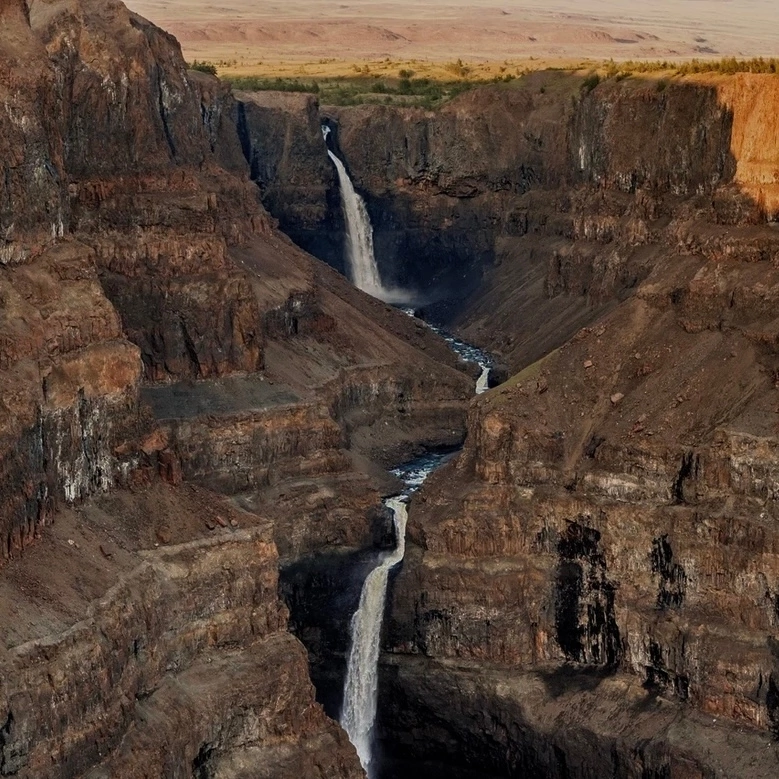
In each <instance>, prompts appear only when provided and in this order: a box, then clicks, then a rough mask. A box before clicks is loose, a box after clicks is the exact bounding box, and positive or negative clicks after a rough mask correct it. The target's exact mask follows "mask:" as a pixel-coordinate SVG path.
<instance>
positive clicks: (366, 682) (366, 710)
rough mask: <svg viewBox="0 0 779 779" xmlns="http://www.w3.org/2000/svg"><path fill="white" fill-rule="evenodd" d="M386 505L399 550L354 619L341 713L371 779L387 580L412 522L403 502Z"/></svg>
mask: <svg viewBox="0 0 779 779" xmlns="http://www.w3.org/2000/svg"><path fill="white" fill-rule="evenodd" d="M385 503H386V505H387V506H388V507H389V508H391V509H392V511H393V514H394V523H395V537H396V539H397V546H396V547H395V549H394V551H392V552H390V553H389V554H388V555H387V556H386V557H384V558H383V559H382V560H381V561H380V562H379V564H378V565H377V566H376V567H375V568H374V569H373V570H372V571H371V572H370V573H369V574H368V577H367V578H366V579H365V583H364V584H363V587H362V593H361V594H360V605H359V606H358V607H357V611H355V612H354V616H353V617H352V645H351V649H350V650H349V663H348V667H347V672H346V686H345V687H344V702H343V709H342V712H341V725H342V727H343V729H344V730H345V731H346V733H347V734H348V736H349V740H350V741H351V742H352V744H354V746H355V748H356V749H357V755H358V756H359V758H360V763H361V764H362V767H363V768H364V769H365V772H366V773H367V774H368V779H372V774H371V759H372V749H371V739H372V731H373V723H374V720H375V719H376V704H377V701H378V690H379V647H380V642H381V625H382V622H383V620H384V604H385V601H386V599H387V579H388V577H389V572H390V568H392V567H393V566H394V565H397V564H398V563H399V562H400V561H401V560H402V559H403V555H404V553H405V551H406V520H407V519H408V507H407V505H406V502H405V500H404V499H403V498H389V499H388V500H387V501H385Z"/></svg>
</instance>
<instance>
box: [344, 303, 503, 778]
mask: <svg viewBox="0 0 779 779" xmlns="http://www.w3.org/2000/svg"><path fill="white" fill-rule="evenodd" d="M406 313H408V314H409V315H413V311H410V310H406ZM433 329H435V330H436V331H437V332H439V333H440V334H441V335H442V336H443V337H444V338H445V339H446V340H447V342H448V343H449V345H450V346H451V348H452V349H453V350H454V351H455V352H456V353H457V354H459V355H460V356H461V357H462V358H463V359H466V360H468V361H470V362H477V363H478V364H479V365H480V366H481V368H482V371H481V375H480V376H479V379H478V381H477V383H476V393H477V394H479V393H481V392H484V391H486V390H487V389H488V380H489V372H490V367H489V366H490V359H489V357H488V356H487V355H486V354H485V353H484V352H482V351H481V350H479V349H477V348H476V347H473V346H470V345H469V344H466V343H464V342H463V341H460V340H459V339H457V338H455V337H454V336H451V335H449V334H448V333H445V332H443V331H441V330H439V329H438V328H433ZM455 454H456V451H452V450H449V451H445V452H428V453H426V454H424V455H422V456H421V457H417V458H415V459H414V460H411V461H409V462H407V463H404V464H403V465H400V466H398V467H397V468H394V469H393V470H392V474H393V475H395V476H397V477H398V478H399V479H401V481H403V483H404V485H405V489H404V490H403V492H402V493H401V494H400V495H396V496H394V497H392V498H388V499H387V500H385V501H384V505H386V506H387V507H388V508H390V509H391V510H392V512H393V522H394V526H395V538H396V543H397V546H396V547H395V549H394V550H393V551H392V552H389V553H385V554H384V555H383V556H382V557H381V558H379V562H378V564H377V565H376V567H375V568H374V569H373V570H372V571H371V572H370V573H369V574H368V576H367V578H366V579H365V583H364V584H363V588H362V592H361V593H360V602H359V605H358V607H357V611H355V613H354V615H353V616H352V623H351V639H352V640H351V645H350V649H349V660H348V663H347V670H346V684H345V685H344V699H343V705H342V708H341V719H340V721H341V726H342V727H343V729H344V730H345V731H346V733H347V735H348V736H349V740H350V741H351V742H352V744H354V746H355V749H356V750H357V754H358V756H359V758H360V763H361V764H362V767H363V768H364V769H365V773H366V774H367V775H368V779H374V777H375V775H376V772H375V768H376V766H375V765H373V750H372V744H373V726H374V722H375V720H376V709H377V706H378V691H379V653H380V650H381V626H382V623H383V621H384V611H385V606H386V600H387V582H388V580H389V573H390V570H391V569H392V568H393V567H394V566H395V565H397V564H398V563H400V562H401V561H402V560H403V555H404V554H405V551H406V538H405V533H406V521H407V519H408V500H409V498H410V496H411V494H412V493H414V492H415V491H416V490H418V489H419V488H420V487H421V486H422V484H424V482H425V479H427V477H428V476H429V475H430V474H431V473H432V472H433V471H434V470H436V468H438V467H439V466H440V465H442V464H443V463H444V462H445V461H446V460H448V459H449V458H451V457H453V456H454V455H455Z"/></svg>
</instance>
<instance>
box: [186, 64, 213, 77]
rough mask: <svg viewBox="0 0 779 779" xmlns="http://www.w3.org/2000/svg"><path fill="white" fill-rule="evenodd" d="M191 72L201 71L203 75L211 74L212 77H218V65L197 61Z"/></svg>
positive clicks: (191, 66)
mask: <svg viewBox="0 0 779 779" xmlns="http://www.w3.org/2000/svg"><path fill="white" fill-rule="evenodd" d="M189 69H190V70H199V71H200V72H201V73H209V74H210V75H212V76H215V75H216V65H214V63H213V62H198V60H195V61H194V62H193V63H192V64H191V65H190V66H189Z"/></svg>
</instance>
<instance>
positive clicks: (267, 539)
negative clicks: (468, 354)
mask: <svg viewBox="0 0 779 779" xmlns="http://www.w3.org/2000/svg"><path fill="white" fill-rule="evenodd" d="M0 104H1V105H2V110H0V152H1V153H0V593H1V595H0V615H1V616H0V622H1V623H2V624H3V627H4V634H3V641H2V644H1V645H0V668H1V671H0V775H3V776H6V775H9V776H11V775H13V776H19V777H52V778H53V777H76V776H90V777H108V776H127V777H130V776H137V777H142V776H143V777H152V776H155V777H156V776H197V777H206V776H208V777H224V778H225V779H227V778H228V777H241V776H268V777H274V778H275V777H284V776H293V775H297V776H300V775H305V776H312V777H313V776H317V777H322V779H325V778H326V777H336V776H337V777H358V776H363V772H362V770H361V769H360V767H359V762H358V760H357V757H356V754H355V752H354V750H353V748H352V747H351V745H350V744H349V743H348V741H347V739H346V737H345V735H344V734H343V732H342V731H341V730H340V728H338V726H337V725H336V724H335V723H334V722H332V721H331V720H329V719H327V718H326V717H325V715H324V713H323V711H322V709H321V708H320V707H319V705H318V704H316V703H315V699H314V690H313V687H312V685H311V683H310V680H309V677H308V666H307V662H306V653H305V650H304V648H303V646H302V645H301V644H300V643H299V642H298V641H297V640H296V639H295V638H293V637H292V636H291V635H290V634H289V633H288V632H287V630H286V625H287V610H286V608H285V607H284V605H283V604H282V603H281V602H280V600H279V596H278V574H279V569H280V567H281V565H282V562H283V563H284V564H289V563H290V562H300V561H302V560H304V559H305V558H306V557H307V556H308V555H310V554H311V553H312V552H314V551H316V550H320V549H322V548H328V549H330V550H332V552H333V553H334V554H347V553H348V552H349V551H353V550H354V549H355V548H357V547H362V546H370V545H371V544H372V543H373V541H374V538H380V536H381V535H382V532H383V529H382V522H381V518H380V517H379V518H377V516H376V511H375V508H376V505H377V504H378V502H379V494H380V492H381V491H382V490H385V489H387V483H388V482H387V477H386V475H384V474H383V472H382V469H381V468H380V467H379V465H378V464H377V463H376V462H374V461H373V459H372V458H379V459H381V460H382V462H392V461H394V460H395V459H397V458H399V457H404V456H406V454H407V453H408V452H412V451H415V450H417V449H419V448H421V447H424V446H426V445H433V444H436V443H454V442H459V441H461V440H462V438H463V435H464V424H465V415H466V410H467V405H468V399H469V396H470V394H471V389H472V384H473V381H472V379H471V378H470V376H469V372H468V369H467V366H464V365H461V364H458V362H457V360H456V359H455V358H454V357H453V356H452V355H451V353H450V352H449V350H448V348H447V347H446V345H445V344H444V342H443V341H442V340H441V339H439V338H437V337H436V336H434V335H433V334H431V333H429V332H428V331H426V330H425V329H423V328H418V327H417V325H416V324H415V323H414V322H413V321H412V320H411V319H410V318H409V317H407V316H405V315H403V314H401V313H398V312H395V311H394V310H392V309H390V308H388V307H387V306H385V305H384V304H381V303H379V302H378V301H375V300H373V299H370V298H367V296H365V295H363V294H362V293H360V292H358V291H356V290H354V289H352V288H351V287H350V286H349V284H348V283H347V282H346V281H345V280H344V279H343V278H342V277H340V276H338V274H336V273H335V272H334V271H332V270H331V269H329V268H328V267H326V266H323V265H322V264H321V263H319V262H318V261H317V260H315V259H313V258H312V257H310V256H308V255H306V254H305V253H304V252H302V251H301V250H300V249H298V248H297V247H295V246H294V245H293V244H292V243H291V242H290V241H289V239H287V238H286V237H285V236H284V235H283V234H281V233H279V232H278V231H277V230H276V228H275V226H274V221H273V219H272V218H271V217H269V216H268V215H267V213H266V212H265V210H264V209H263V207H262V205H261V204H260V202H259V199H258V194H257V189H256V186H255V185H254V184H253V183H252V182H251V181H250V179H249V176H248V173H249V163H248V162H247V160H246V158H245V157H244V155H243V149H242V145H241V135H240V133H239V125H240V116H239V106H238V104H237V103H236V102H235V101H234V99H233V98H232V96H231V94H230V92H229V90H228V89H227V88H226V87H224V86H223V85H221V84H220V83H219V81H218V80H217V79H215V78H213V77H210V76H207V75H204V74H199V73H193V72H190V71H188V70H187V69H186V65H185V63H184V61H183V58H182V56H181V52H180V49H179V47H178V44H177V43H176V41H175V40H174V39H173V38H172V37H171V36H169V35H167V34H166V33H164V32H163V31H161V30H159V29H158V28H156V27H154V26H153V25H152V24H150V23H148V22H147V21H145V20H143V19H141V18H140V17H138V16H137V15H135V14H132V13H130V12H129V11H128V10H127V9H126V8H125V7H124V6H123V5H122V4H121V3H118V2H113V0H78V1H77V2H66V1H65V0H34V2H32V3H30V4H29V6H28V5H27V4H26V3H25V2H23V0H2V2H0ZM195 484H197V485H198V486H194V485H195ZM219 493H222V495H220V494H219ZM336 502H337V506H336V507H335V509H334V503H336Z"/></svg>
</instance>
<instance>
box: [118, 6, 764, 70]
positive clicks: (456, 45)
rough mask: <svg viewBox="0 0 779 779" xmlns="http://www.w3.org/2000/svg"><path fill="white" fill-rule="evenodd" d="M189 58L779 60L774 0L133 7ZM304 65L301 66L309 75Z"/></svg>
mask: <svg viewBox="0 0 779 779" xmlns="http://www.w3.org/2000/svg"><path fill="white" fill-rule="evenodd" d="M128 5H129V6H130V7H131V8H132V10H134V11H137V12H138V13H140V14H142V15H143V16H146V17H147V18H149V19H151V20H152V21H154V22H156V23H157V24H159V25H160V26H162V27H164V28H165V29H167V30H169V31H170V32H172V33H173V34H174V35H175V36H176V37H177V38H178V39H179V41H180V42H181V44H182V47H183V49H184V53H185V55H186V56H187V57H188V58H190V59H200V60H208V61H214V62H222V63H224V64H225V65H227V63H229V65H230V67H231V69H234V70H236V71H239V70H247V71H249V70H253V69H256V68H257V67H260V69H261V70H268V69H269V68H270V69H271V70H272V69H273V68H272V67H270V66H272V65H274V64H279V63H290V64H294V66H295V67H296V68H298V69H302V72H305V73H310V74H314V73H317V72H325V71H326V67H323V66H327V65H328V64H330V63H331V62H332V61H333V60H335V61H338V62H341V63H343V62H349V61H351V62H365V61H370V60H381V59H385V58H389V59H392V60H395V61H413V60H428V61H430V62H436V61H438V62H444V61H451V60H457V59H462V60H463V61H467V62H473V63H478V62H487V61H491V62H497V61H503V60H510V61H512V62H514V61H522V60H530V58H531V57H532V58H533V59H534V61H536V62H539V64H540V62H555V61H556V62H563V61H569V62H570V61H578V60H582V59H588V60H589V59H593V60H599V59H608V58H614V59H615V60H628V59H652V60H656V59H667V58H669V59H675V60H682V59H690V58H693V57H700V58H703V57H715V58H719V57H725V56H737V57H752V56H777V55H779V3H777V2H776V0H645V1H644V2H639V0H584V1H583V2H576V1H575V0H548V2H539V1H538V0H529V1H525V0H507V1H506V2H503V3H500V2H499V1H498V0H471V1H470V2H467V3H465V2H462V0H461V1H460V2H442V1H441V0H423V1H422V2H414V1H413V0H394V1H390V2H387V0H361V1H358V2H349V0H347V1H346V2H325V1H324V0H289V1H288V2H281V1H280V0H266V2H257V0H226V2H224V3H223V4H220V3H218V2H213V0H130V2H129V3H128ZM306 68H308V69H307V70H306Z"/></svg>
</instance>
